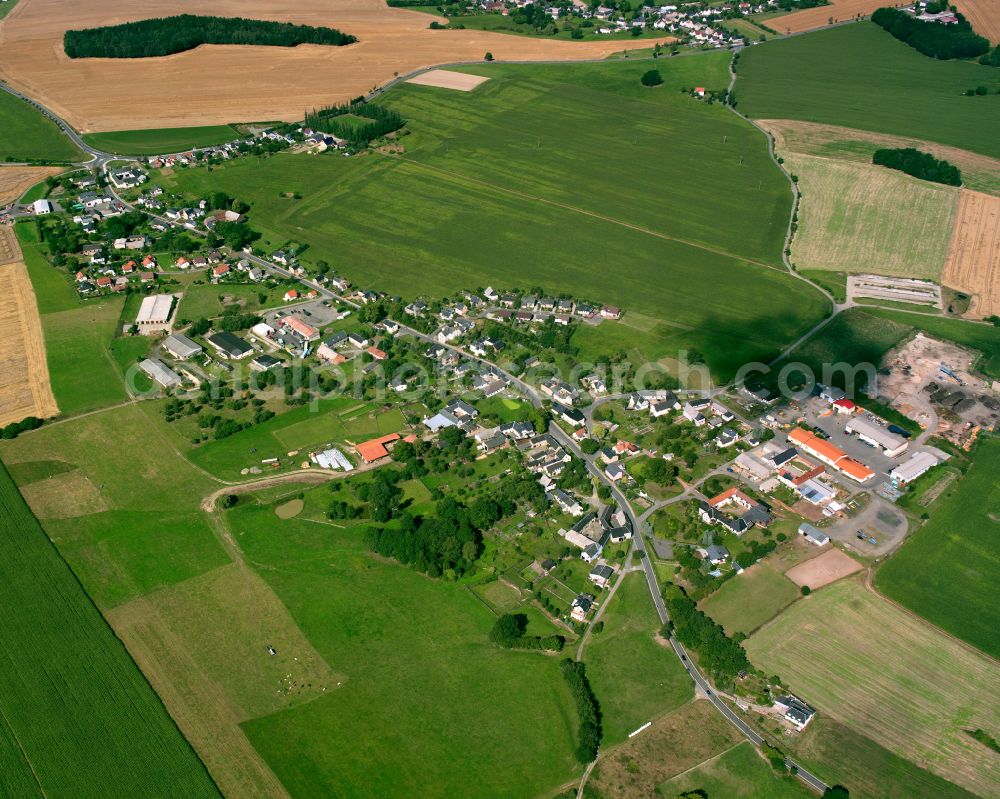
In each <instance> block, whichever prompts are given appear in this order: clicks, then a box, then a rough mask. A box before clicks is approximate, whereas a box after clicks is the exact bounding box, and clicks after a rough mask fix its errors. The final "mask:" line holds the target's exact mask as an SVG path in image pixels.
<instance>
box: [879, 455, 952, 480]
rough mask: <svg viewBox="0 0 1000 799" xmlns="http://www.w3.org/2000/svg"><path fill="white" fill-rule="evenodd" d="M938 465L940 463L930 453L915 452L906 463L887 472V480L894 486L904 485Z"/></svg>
mask: <svg viewBox="0 0 1000 799" xmlns="http://www.w3.org/2000/svg"><path fill="white" fill-rule="evenodd" d="M938 463H940V461H939V460H938V459H937V457H936V456H935V455H932V454H931V453H930V452H917V453H914V454H913V455H911V456H910V459H909V460H908V461H907V462H906V463H902V464H900V465H899V466H897V467H896V468H895V469H893V470H892V471H891V472H889V479H890V480H892V482H893V483H895V484H896V485H906V484H907V483H912V482H913V481H914V480H916V479H917V478H918V477H920V475H922V474H925V473H926V472H928V471H929V470H931V469H933V468H934V467H935V466H937V465H938Z"/></svg>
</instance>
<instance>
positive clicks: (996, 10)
mask: <svg viewBox="0 0 1000 799" xmlns="http://www.w3.org/2000/svg"><path fill="white" fill-rule="evenodd" d="M955 6H956V7H957V8H958V10H959V11H960V12H961V13H962V14H964V15H965V18H966V19H967V20H968V21H969V24H970V25H971V26H972V30H974V31H975V32H976V33H978V34H979V35H980V36H985V37H986V38H987V39H989V40H990V43H991V44H997V43H998V42H1000V5H997V0H955Z"/></svg>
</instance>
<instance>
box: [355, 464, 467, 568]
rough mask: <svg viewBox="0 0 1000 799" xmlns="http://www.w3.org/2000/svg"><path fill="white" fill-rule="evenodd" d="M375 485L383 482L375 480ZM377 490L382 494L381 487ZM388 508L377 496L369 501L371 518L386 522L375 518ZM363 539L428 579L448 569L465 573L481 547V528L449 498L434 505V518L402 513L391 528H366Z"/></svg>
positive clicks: (387, 504) (459, 505)
mask: <svg viewBox="0 0 1000 799" xmlns="http://www.w3.org/2000/svg"><path fill="white" fill-rule="evenodd" d="M380 474H381V473H380ZM376 485H384V483H379V482H378V481H376ZM378 490H379V492H380V494H381V493H385V489H384V488H380V489H378ZM400 493H401V492H400ZM379 503H381V504H379ZM389 505H390V502H388V501H386V498H384V497H381V496H380V497H379V498H377V499H375V500H373V507H374V508H375V511H373V519H375V521H388V519H380V518H377V517H376V513H377V511H378V509H379V508H380V507H381V508H387V507H389ZM378 515H379V516H382V515H384V514H378ZM365 538H366V541H367V543H368V546H369V548H370V549H372V550H373V551H375V552H377V553H378V554H380V555H385V556H386V557H388V558H395V559H396V560H398V561H399V562H400V563H405V564H406V565H408V566H414V567H415V568H417V569H419V570H420V571H423V572H427V573H428V574H430V575H431V576H432V577H437V576H440V575H441V574H443V573H444V572H446V571H447V570H449V569H450V570H452V571H453V572H454V573H455V574H456V575H462V574H465V573H466V572H467V571H469V570H470V569H471V568H472V566H473V564H474V563H475V561H476V558H478V557H479V554H480V552H481V551H482V544H483V537H482V534H481V529H480V528H477V527H476V526H475V525H474V524H473V520H472V514H471V513H470V511H469V508H467V507H466V506H465V505H462V504H461V503H460V502H458V501H457V500H455V499H453V498H452V497H445V498H444V499H442V500H441V501H440V502H438V503H437V506H436V508H435V511H434V516H427V517H424V516H416V517H415V516H410V515H409V514H404V515H403V516H402V517H401V518H400V519H399V522H398V524H397V525H394V526H392V527H388V526H387V527H370V528H368V531H367V533H366V535H365Z"/></svg>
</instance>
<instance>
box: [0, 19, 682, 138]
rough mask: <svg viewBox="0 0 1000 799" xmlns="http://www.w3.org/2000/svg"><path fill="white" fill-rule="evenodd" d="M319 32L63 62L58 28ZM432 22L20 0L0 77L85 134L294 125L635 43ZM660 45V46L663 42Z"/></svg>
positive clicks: (0, 52)
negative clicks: (446, 76)
mask: <svg viewBox="0 0 1000 799" xmlns="http://www.w3.org/2000/svg"><path fill="white" fill-rule="evenodd" d="M184 11H187V12H190V13H197V14H215V15H218V16H243V17H255V18H259V19H274V20H282V21H287V22H294V23H301V24H310V25H328V26H331V27H334V28H339V29H340V30H342V31H344V32H345V33H351V34H354V35H355V36H357V37H358V39H359V41H358V42H357V43H356V44H352V45H349V46H347V47H322V46H316V45H301V46H299V47H295V48H284V47H242V46H217V45H210V46H203V47H199V48H197V49H195V50H190V51H188V52H185V53H178V54H176V55H172V56H166V57H163V58H143V59H103V58H95V59H76V60H71V59H69V58H67V56H66V54H65V53H64V52H63V48H62V35H63V32H64V31H66V30H67V29H71V28H72V29H76V28H90V27H96V26H101V25H113V24H118V23H122V22H128V21H130V20H138V19H144V18H149V17H156V16H165V15H170V14H177V13H181V12H184ZM433 19H434V17H433V16H431V15H429V14H424V13H422V12H419V11H407V10H404V9H397V8H389V7H387V6H386V5H385V3H384V0H299V2H296V3H287V2H284V0H206V1H205V2H203V3H198V4H194V3H191V2H190V1H188V2H179V1H178V0H101V2H99V3H97V2H94V3H81V2H78V1H76V2H74V0H20V2H19V3H18V4H17V6H16V7H15V8H14V10H13V11H12V12H11V13H10V15H9V16H8V17H7V18H6V19H5V20H4V22H3V25H0V77H2V78H4V79H5V80H7V81H8V82H9V83H10V84H11V85H12V86H15V87H16V88H18V89H20V90H21V91H23V92H25V93H26V94H28V95H30V96H32V97H35V98H36V99H38V100H39V101H41V102H42V103H43V104H45V105H47V106H48V107H50V108H51V109H53V110H54V111H55V112H56V113H58V114H60V115H61V116H63V117H64V118H65V119H66V120H67V121H69V122H70V123H71V124H72V125H73V126H74V127H76V128H77V129H78V130H82V131H95V130H131V129H137V128H164V127H183V126H192V125H212V124H223V123H227V122H247V121H262V120H277V119H281V120H294V119H297V118H301V117H302V113H303V111H304V110H306V109H309V108H314V107H318V106H322V105H326V104H329V103H333V102H339V101H343V100H346V99H349V98H351V97H356V96H358V95H360V94H364V93H366V92H367V91H369V90H370V89H372V88H373V87H375V86H377V85H381V84H384V83H386V82H387V81H390V80H392V79H393V77H394V76H395V75H397V74H399V75H403V74H406V73H408V72H412V71H413V70H415V69H418V68H421V67H427V66H433V65H435V64H442V63H448V62H456V61H478V60H480V59H482V58H483V56H484V54H485V53H486V52H487V51H489V52H491V53H493V55H494V57H495V58H496V59H497V60H505V61H516V60H525V61H541V60H553V61H559V60H573V59H587V58H603V57H605V56H607V55H610V54H611V53H614V52H618V51H620V50H622V49H624V48H629V47H643V48H648V47H651V46H652V45H653V44H654V43H655V41H657V40H653V39H643V40H641V41H630V42H623V41H607V42H573V41H566V40H559V41H553V40H551V39H544V38H541V37H529V36H513V35H509V34H502V33H489V32H485V31H473V30H430V29H429V28H428V25H429V24H430V23H431V21H432V20H433ZM659 41H669V39H668V38H664V39H662V40H659Z"/></svg>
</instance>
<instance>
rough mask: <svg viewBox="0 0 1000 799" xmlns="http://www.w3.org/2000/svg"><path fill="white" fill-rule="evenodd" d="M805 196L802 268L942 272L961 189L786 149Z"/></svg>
mask: <svg viewBox="0 0 1000 799" xmlns="http://www.w3.org/2000/svg"><path fill="white" fill-rule="evenodd" d="M785 167H786V168H787V169H788V170H789V171H790V172H792V174H794V175H797V176H798V178H799V187H800V189H801V191H802V200H801V202H800V204H799V226H798V230H797V231H796V233H795V238H794V239H793V240H792V255H791V260H792V263H794V264H795V266H796V267H797V268H800V269H826V270H831V271H835V272H853V273H863V272H871V273H875V274H879V275H898V276H900V277H919V278H930V279H931V280H940V279H941V272H942V270H943V269H944V264H945V260H946V259H947V257H948V243H949V241H951V231H952V227H953V225H954V222H955V215H956V212H957V211H958V195H959V190H958V189H957V188H955V187H953V186H942V185H940V184H936V183H930V182H928V181H925V180H918V179H917V178H911V177H909V176H908V175H904V174H902V173H901V172H896V171H893V170H890V169H885V168H883V167H878V166H873V165H872V164H857V163H851V162H847V161H836V160H833V159H830V158H820V157H816V156H811V155H801V154H797V153H789V154H785Z"/></svg>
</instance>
